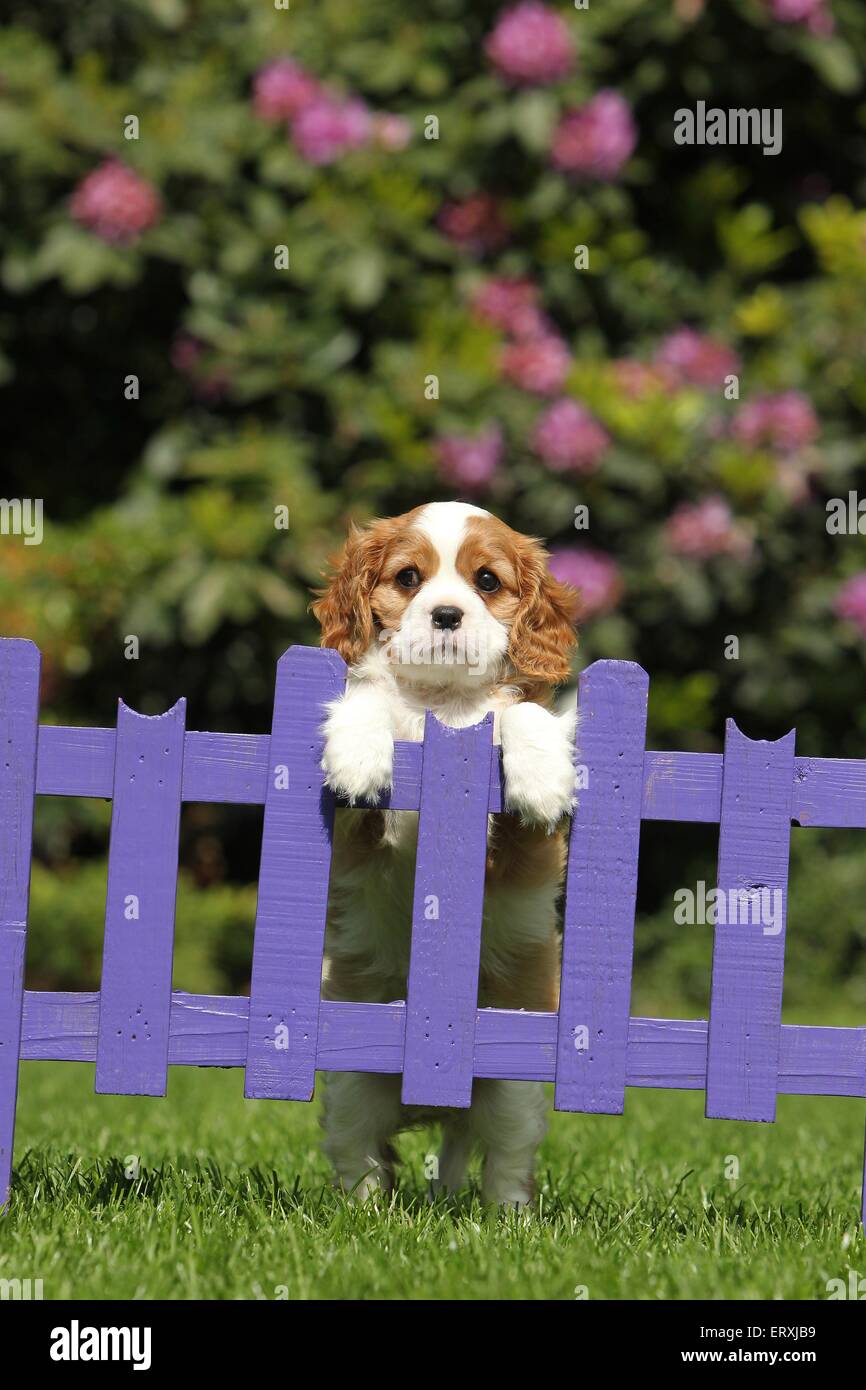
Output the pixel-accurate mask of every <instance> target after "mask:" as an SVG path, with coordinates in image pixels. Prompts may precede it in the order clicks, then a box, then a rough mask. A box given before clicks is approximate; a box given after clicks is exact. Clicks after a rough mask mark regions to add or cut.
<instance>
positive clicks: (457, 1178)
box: [433, 1110, 474, 1193]
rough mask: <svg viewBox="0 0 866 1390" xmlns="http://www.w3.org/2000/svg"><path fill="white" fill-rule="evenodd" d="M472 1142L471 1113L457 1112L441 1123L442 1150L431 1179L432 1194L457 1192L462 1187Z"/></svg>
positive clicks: (465, 1111) (466, 1111)
mask: <svg viewBox="0 0 866 1390" xmlns="http://www.w3.org/2000/svg"><path fill="white" fill-rule="evenodd" d="M473 1142H474V1135H473V1133H472V1118H471V1111H469V1110H463V1111H458V1112H457V1114H456V1115H449V1116H448V1118H447V1119H444V1120H443V1121H442V1148H441V1149H440V1151H439V1170H438V1173H437V1175H436V1177H435V1178H434V1179H433V1191H434V1193H440V1192H442V1193H445V1192H458V1191H459V1190H460V1188H461V1187H463V1185H464V1183H465V1182H466V1170H467V1168H468V1167H469V1156H470V1154H471V1153H472V1145H473Z"/></svg>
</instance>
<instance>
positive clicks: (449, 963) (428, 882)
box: [403, 713, 493, 1106]
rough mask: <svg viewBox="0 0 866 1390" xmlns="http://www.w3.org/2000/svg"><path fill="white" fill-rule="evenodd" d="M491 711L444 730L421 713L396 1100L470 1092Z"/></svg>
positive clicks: (459, 1097) (437, 1101)
mask: <svg viewBox="0 0 866 1390" xmlns="http://www.w3.org/2000/svg"><path fill="white" fill-rule="evenodd" d="M492 740H493V718H492V716H491V715H488V717H487V718H486V719H485V720H484V722H483V723H482V724H475V725H473V726H472V727H471V728H468V729H448V728H446V727H445V725H444V724H440V723H439V721H438V720H437V719H436V718H434V716H433V715H432V714H429V713H428V715H427V720H426V723H425V726H424V764H423V767H422V771H421V811H420V814H419V817H418V856H417V860H416V867H415V897H414V904H413V908H412V956H411V961H410V965H409V986H408V999H407V1018H406V1045H405V1052H404V1057H403V1103H404V1105H455V1106H467V1105H469V1103H470V1100H471V1099H472V1073H473V1070H474V1068H473V1062H474V1043H475V1014H476V1009H477V1005H478V964H479V957H480V950H481V918H482V912H483V908H484V870H485V863H486V858H487V805H488V799H489V789H490V762H491V754H492Z"/></svg>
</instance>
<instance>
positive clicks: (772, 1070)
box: [706, 719, 795, 1120]
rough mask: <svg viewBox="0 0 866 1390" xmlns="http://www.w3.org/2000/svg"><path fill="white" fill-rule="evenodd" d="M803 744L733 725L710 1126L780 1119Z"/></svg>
mask: <svg viewBox="0 0 866 1390" xmlns="http://www.w3.org/2000/svg"><path fill="white" fill-rule="evenodd" d="M794 739H795V734H794V731H793V730H792V731H791V733H789V734H787V735H786V736H785V737H784V738H781V739H779V740H778V742H776V743H765V742H756V741H753V740H752V739H749V738H746V737H745V736H744V735H743V734H741V733H740V731H739V729H738V728H737V726H736V724H735V723H734V721H733V720H732V719H729V720H728V723H727V729H726V735H725V774H724V782H723V786H722V819H721V825H720V829H719V870H718V887H719V902H718V912H719V914H720V915H719V916H718V918H717V925H716V927H715V932H714V938H713V979H712V992H711V998H710V1025H709V1037H708V1048H709V1051H708V1057H707V1107H706V1113H707V1117H708V1118H710V1119H730V1120H774V1119H775V1118H776V1088H777V1081H778V1070H779V1046H780V1039H781V1026H782V975H783V971H784V968H785V918H786V912H787V896H788V848H789V843H790V838H791V798H792V788H793V775H794ZM744 917H745V918H747V920H745V921H743V920H742V919H743V918H744ZM723 919H724V920H723Z"/></svg>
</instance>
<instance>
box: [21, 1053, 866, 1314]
mask: <svg viewBox="0 0 866 1390" xmlns="http://www.w3.org/2000/svg"><path fill="white" fill-rule="evenodd" d="M702 1109H703V1094H702V1093H685V1092H682V1093H672V1092H659V1091H656V1092H650V1091H630V1092H629V1093H628V1095H627V1100H626V1115H625V1116H624V1117H619V1118H616V1117H608V1116H603V1117H588V1116H581V1115H554V1116H552V1117H551V1128H550V1131H549V1134H548V1138H547V1141H546V1143H545V1146H544V1150H543V1154H542V1162H541V1168H540V1173H539V1177H540V1184H539V1185H540V1192H541V1200H540V1208H539V1210H538V1212H537V1213H535V1214H528V1213H527V1214H523V1215H515V1214H505V1215H501V1214H498V1213H495V1212H494V1213H490V1212H488V1211H486V1210H485V1209H484V1208H482V1206H481V1205H480V1203H479V1201H478V1198H477V1195H475V1194H467V1195H466V1197H465V1198H463V1199H460V1200H457V1201H455V1202H453V1203H452V1204H448V1203H443V1202H438V1203H435V1204H430V1203H428V1202H427V1200H426V1197H425V1189H426V1184H425V1181H424V1178H423V1160H424V1155H425V1153H426V1152H427V1151H428V1149H429V1148H430V1146H431V1136H430V1135H429V1133H424V1132H421V1133H419V1134H416V1135H412V1136H410V1137H409V1138H408V1139H407V1140H405V1141H404V1144H403V1153H404V1156H405V1159H406V1163H405V1166H404V1168H403V1170H402V1179H401V1184H400V1188H399V1190H398V1192H397V1193H396V1194H395V1196H394V1197H393V1199H391V1200H389V1201H386V1202H384V1203H383V1204H381V1205H380V1206H379V1207H378V1208H375V1207H372V1206H366V1207H354V1206H351V1205H349V1204H348V1203H347V1202H346V1200H345V1199H344V1198H343V1197H342V1196H341V1195H339V1194H337V1193H335V1192H333V1191H332V1190H331V1188H330V1187H329V1183H328V1173H327V1169H326V1166H325V1163H324V1161H323V1159H322V1156H321V1154H320V1152H319V1147H318V1124H317V1120H318V1108H317V1105H316V1104H315V1103H314V1104H313V1105H312V1106H306V1105H298V1104H289V1103H286V1104H282V1103H271V1102H267V1101H244V1100H243V1098H242V1075H241V1073H240V1072H239V1071H214V1070H202V1071H196V1070H194V1069H193V1068H174V1069H172V1071H171V1073H170V1080H169V1094H168V1098H167V1099H165V1100H148V1099H138V1098H127V1097H104V1096H99V1097H98V1096H95V1095H94V1094H93V1069H92V1067H90V1066H85V1065H78V1064H59V1063H56V1064H55V1063H44V1062H43V1063H38V1062H31V1063H25V1064H24V1065H23V1067H22V1075H21V1088H20V1094H19V1107H18V1135H17V1144H16V1158H17V1165H16V1167H17V1172H16V1181H15V1188H14V1196H13V1199H12V1202H11V1204H10V1208H9V1211H8V1212H7V1213H6V1215H5V1217H4V1218H2V1225H0V1278H7V1279H9V1278H22V1279H24V1278H28V1277H29V1278H32V1279H37V1278H40V1279H42V1281H43V1290H44V1297H45V1298H46V1299H63V1298H74V1299H79V1298H81V1299H86V1298H97V1299H105V1298H119V1299H131V1298H144V1299H149V1298H173V1299H195V1298H205V1299H250V1298H278V1297H289V1298H292V1299H296V1298H298V1299H315V1298H338V1299H356V1298H383V1299H392V1298H398V1299H449V1298H461V1299H488V1298H492V1299H512V1298H515V1299H523V1298H530V1299H545V1298H551V1299H574V1298H575V1297H578V1296H583V1297H588V1298H590V1299H620V1298H639V1299H657V1298H665V1299H688V1298H733V1299H743V1298H760V1299H768V1298H783V1299H789V1298H805V1299H822V1298H826V1296H827V1289H826V1285H827V1280H828V1279H831V1278H842V1279H845V1280H847V1278H848V1272H849V1270H850V1269H856V1270H858V1271H859V1273H860V1275H861V1276H863V1275H866V1242H864V1239H863V1236H862V1234H861V1232H860V1227H859V1219H858V1214H859V1185H860V1181H861V1176H862V1173H861V1164H862V1145H863V1128H864V1105H863V1102H862V1100H831V1099H820V1098H815V1099H812V1098H795V1097H783V1098H781V1099H780V1102H779V1116H778V1122H777V1124H775V1125H747V1124H736V1123H731V1122H721V1121H705V1120H704V1119H703V1116H702ZM732 1156H733V1158H735V1159H736V1160H737V1161H738V1164H739V1177H738V1178H737V1179H735V1180H733V1179H729V1178H727V1177H726V1175H725V1174H726V1164H727V1165H728V1171H730V1169H731V1162H730V1160H731V1157H732ZM136 1159H137V1160H138V1163H139V1165H140V1167H139V1175H138V1177H136V1176H135V1172H136ZM127 1174H130V1175H131V1176H127Z"/></svg>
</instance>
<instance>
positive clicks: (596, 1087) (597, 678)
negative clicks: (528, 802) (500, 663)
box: [554, 661, 649, 1115]
mask: <svg viewBox="0 0 866 1390" xmlns="http://www.w3.org/2000/svg"><path fill="white" fill-rule="evenodd" d="M648 689H649V678H648V676H647V674H646V671H644V670H642V669H641V667H640V666H636V665H635V664H634V662H631V661H596V662H594V663H593V665H592V666H590V667H589V668H588V669H587V670H586V671H584V672H583V674H582V675H581V677H580V691H579V700H578V715H579V718H578V732H577V747H578V760H579V763H580V764H581V765H582V766H585V767H587V768H589V769H590V771H589V785H588V786H587V787H586V788H584V789H583V790H581V791H579V792H578V804H577V808H576V810H575V813H574V819H573V822H572V827H571V840H570V844H569V856H568V874H567V881H566V901H565V914H564V931H563V943H562V988H561V992H560V1003H559V1033H558V1041H557V1062H556V1090H555V1097H554V1105H555V1107H556V1109H557V1110H583V1111H590V1112H595V1113H598V1114H608V1115H616V1114H619V1113H620V1112H621V1111H622V1109H623V1106H624V1103H625V1084H626V1051H627V1046H628V1021H629V1004H630V1001H631V971H632V954H633V946H634V912H635V894H636V891H637V863H638V851H639V848H640V821H641V804H642V799H643V765H644V749H645V746H646V716H647V696H648Z"/></svg>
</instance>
